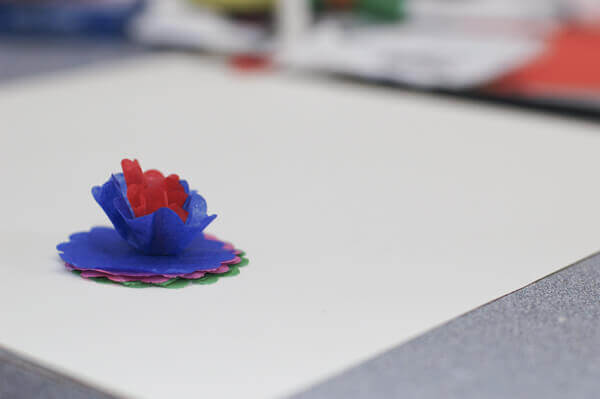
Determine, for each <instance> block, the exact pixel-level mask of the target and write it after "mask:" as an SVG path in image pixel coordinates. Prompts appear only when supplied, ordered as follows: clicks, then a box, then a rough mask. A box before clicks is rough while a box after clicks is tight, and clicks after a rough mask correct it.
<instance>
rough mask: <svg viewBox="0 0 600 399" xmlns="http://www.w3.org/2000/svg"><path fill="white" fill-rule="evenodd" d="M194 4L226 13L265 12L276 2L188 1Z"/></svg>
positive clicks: (270, 0)
mask: <svg viewBox="0 0 600 399" xmlns="http://www.w3.org/2000/svg"><path fill="white" fill-rule="evenodd" d="M190 1H191V2H192V3H195V4H202V5H206V6H209V7H213V8H215V9H219V10H222V11H228V12H241V13H246V12H251V13H255V12H265V11H269V10H271V9H272V8H273V6H274V5H275V2H276V0H190Z"/></svg>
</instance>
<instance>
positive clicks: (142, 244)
mask: <svg viewBox="0 0 600 399" xmlns="http://www.w3.org/2000/svg"><path fill="white" fill-rule="evenodd" d="M121 167H122V169H123V173H117V174H113V175H111V177H110V179H109V180H108V181H107V182H106V183H104V184H103V185H102V186H96V187H93V188H92V195H93V196H94V199H95V200H96V202H98V204H99V205H100V206H101V207H102V209H103V210H104V212H105V213H106V215H107V216H108V218H109V219H110V221H111V222H112V224H113V226H114V229H113V228H110V227H94V228H92V229H91V230H90V231H88V232H81V233H75V234H72V235H71V236H70V237H69V241H68V242H64V243H61V244H59V245H57V247H56V248H57V249H58V251H59V254H60V257H61V258H62V260H63V261H64V262H65V265H66V267H67V268H68V269H69V270H71V271H73V272H74V273H77V274H79V275H80V276H81V277H84V278H88V279H94V280H96V281H99V282H112V283H119V284H123V285H126V286H130V287H147V286H152V285H156V286H162V287H169V288H179V287H183V286H185V285H187V284H189V283H190V282H192V283H198V284H209V283H213V282H215V281H217V280H218V278H219V277H223V276H232V275H237V274H239V268H240V267H242V266H245V265H246V264H248V260H247V259H246V258H245V257H244V253H243V252H242V251H240V250H238V249H236V248H235V247H234V246H233V245H232V244H230V243H227V242H224V241H220V240H219V239H217V238H216V237H214V236H211V235H208V234H204V229H205V228H206V226H208V225H209V224H210V223H211V222H212V221H213V220H214V219H215V218H216V215H210V216H209V215H208V214H207V213H206V201H205V200H204V198H202V196H201V195H200V194H198V193H197V192H196V191H195V190H190V189H189V186H188V183H187V182H186V181H185V180H180V179H179V176H177V175H175V174H172V175H169V176H167V177H164V175H163V174H162V173H161V172H159V171H158V170H155V169H151V170H147V171H145V172H143V171H142V168H141V167H140V164H139V162H138V161H137V159H136V160H134V161H131V160H129V159H124V160H123V161H121Z"/></svg>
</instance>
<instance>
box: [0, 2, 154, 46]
mask: <svg viewBox="0 0 600 399" xmlns="http://www.w3.org/2000/svg"><path fill="white" fill-rule="evenodd" d="M145 3H146V1H145V0H127V1H114V0H113V1H102V0H95V1H60V0H59V1H35V2H22V1H18V0H16V1H10V2H2V3H0V34H11V35H61V36H68V35H85V36H117V37H118V36H124V35H125V34H126V32H127V24H128V23H129V21H130V20H131V19H132V18H133V17H134V16H135V15H137V14H138V13H139V12H141V11H142V10H143V9H144V6H145Z"/></svg>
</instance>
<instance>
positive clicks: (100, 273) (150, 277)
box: [65, 234, 242, 284]
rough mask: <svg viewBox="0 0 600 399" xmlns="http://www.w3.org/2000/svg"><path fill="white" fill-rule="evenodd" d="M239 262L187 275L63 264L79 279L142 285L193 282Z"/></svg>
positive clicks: (209, 236)
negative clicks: (182, 280) (85, 267)
mask: <svg viewBox="0 0 600 399" xmlns="http://www.w3.org/2000/svg"><path fill="white" fill-rule="evenodd" d="M205 238H206V239H208V240H215V241H218V238H217V237H215V236H213V235H209V234H205ZM224 244H225V245H224V246H223V248H225V249H229V250H232V251H235V254H236V255H239V254H241V253H242V251H240V250H239V249H235V247H234V246H233V244H231V243H228V242H225V243H224ZM241 261H242V259H241V258H240V257H239V256H236V257H235V258H233V259H231V260H228V261H225V262H223V263H221V266H219V267H217V268H216V269H209V270H198V271H195V272H192V273H187V274H149V273H115V272H109V271H106V270H102V269H82V268H79V267H77V266H75V265H72V264H70V263H65V266H66V267H67V269H69V270H78V271H80V272H81V277H84V278H94V277H105V278H107V279H109V280H111V281H115V282H118V283H122V282H128V281H141V282H143V283H154V284H160V283H164V282H167V281H169V280H171V279H173V278H185V279H194V280H195V279H199V278H202V277H204V276H205V275H206V274H223V273H227V272H228V271H229V266H230V265H236V264H238V263H240V262H241Z"/></svg>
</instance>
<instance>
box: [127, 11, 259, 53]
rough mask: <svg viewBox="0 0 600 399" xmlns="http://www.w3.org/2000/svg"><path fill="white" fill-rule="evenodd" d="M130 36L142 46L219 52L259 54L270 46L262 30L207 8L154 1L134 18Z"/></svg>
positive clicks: (255, 25)
mask: <svg viewBox="0 0 600 399" xmlns="http://www.w3.org/2000/svg"><path fill="white" fill-rule="evenodd" d="M129 34H130V36H131V37H132V38H133V39H134V40H136V41H138V42H140V43H142V44H146V45H150V46H155V47H173V48H179V49H184V50H202V51H214V52H219V53H236V52H262V51H265V50H267V49H269V47H270V46H271V40H269V35H268V32H267V31H266V29H265V28H264V27H262V26H260V25H258V24H250V23H243V22H242V21H234V20H231V19H229V18H227V17H226V16H224V15H221V14H219V13H218V12H216V11H213V10H211V9H209V8H204V7H200V6H198V5H193V4H188V3H186V2H183V1H178V0H177V1H175V0H166V1H165V0H156V1H154V2H151V3H150V4H148V9H147V11H146V12H145V13H144V14H142V15H141V16H140V17H138V18H136V19H135V20H134V21H133V23H132V24H131V26H130V29H129Z"/></svg>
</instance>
